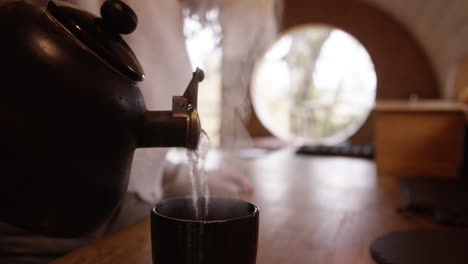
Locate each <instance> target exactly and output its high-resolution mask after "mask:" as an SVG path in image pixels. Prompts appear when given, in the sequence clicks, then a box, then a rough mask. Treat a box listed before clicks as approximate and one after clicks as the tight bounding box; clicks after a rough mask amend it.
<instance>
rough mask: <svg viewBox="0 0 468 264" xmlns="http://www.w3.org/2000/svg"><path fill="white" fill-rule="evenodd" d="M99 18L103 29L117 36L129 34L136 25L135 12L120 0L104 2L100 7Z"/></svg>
mask: <svg viewBox="0 0 468 264" xmlns="http://www.w3.org/2000/svg"><path fill="white" fill-rule="evenodd" d="M101 17H102V20H103V21H104V27H105V29H106V30H107V31H110V32H112V33H117V34H130V33H132V32H133V31H134V30H135V28H136V26H137V24H138V18H137V16H136V14H135V12H134V11H133V10H132V9H131V8H130V7H129V6H128V5H127V4H125V3H124V2H122V1H120V0H108V1H106V2H104V4H102V6H101Z"/></svg>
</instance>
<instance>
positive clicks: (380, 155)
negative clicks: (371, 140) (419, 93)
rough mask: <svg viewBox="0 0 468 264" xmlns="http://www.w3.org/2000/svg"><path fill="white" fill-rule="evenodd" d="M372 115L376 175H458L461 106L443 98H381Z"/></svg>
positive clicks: (461, 144)
mask: <svg viewBox="0 0 468 264" xmlns="http://www.w3.org/2000/svg"><path fill="white" fill-rule="evenodd" d="M375 114H376V120H375V132H376V135H375V148H376V152H375V155H376V164H377V172H378V174H379V175H397V176H435V177H447V178H455V177H457V176H458V175H459V173H460V168H461V166H462V160H463V159H462V158H463V142H464V141H463V140H464V139H463V137H464V127H465V114H464V107H463V105H461V104H457V103H451V102H445V101H420V102H415V103H411V102H404V101H381V102H378V103H377V105H376V108H375Z"/></svg>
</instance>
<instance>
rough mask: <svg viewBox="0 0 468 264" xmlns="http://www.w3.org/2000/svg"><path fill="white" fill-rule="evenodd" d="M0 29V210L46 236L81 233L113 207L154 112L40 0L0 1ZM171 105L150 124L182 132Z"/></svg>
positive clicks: (9, 219)
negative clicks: (161, 119) (31, 0)
mask: <svg viewBox="0 0 468 264" xmlns="http://www.w3.org/2000/svg"><path fill="white" fill-rule="evenodd" d="M96 21H98V20H97V18H96ZM0 32H1V33H2V35H3V37H2V41H1V42H0V60H1V63H0V126H1V129H0V168H1V171H2V172H1V179H0V180H1V182H2V183H1V184H0V219H1V220H3V221H6V222H8V223H12V224H14V225H16V226H20V227H23V228H26V229H28V230H32V231H34V232H39V233H42V234H46V235H51V236H65V237H69V236H76V235H80V234H84V233H86V232H89V231H91V230H93V229H95V228H97V227H98V226H100V225H101V224H103V223H104V222H105V221H107V219H109V218H110V217H111V216H112V215H113V214H114V213H115V212H116V210H117V209H118V208H119V206H120V204H121V200H122V198H123V196H124V194H125V192H126V189H127V185H128V177H129V172H130V167H131V162H132V158H133V153H134V150H135V148H137V147H139V145H141V144H140V141H141V137H142V135H147V134H148V132H145V129H146V128H147V127H148V126H149V127H151V124H150V125H148V124H147V123H148V122H153V121H154V120H153V121H151V118H148V114H149V112H148V111H146V108H145V105H144V100H143V97H142V94H141V93H140V90H139V89H138V86H137V82H136V81H135V80H134V79H132V78H129V77H128V76H127V75H126V74H125V73H122V72H121V71H119V69H118V68H116V67H114V65H112V63H110V62H109V61H108V60H106V59H103V58H102V56H100V55H99V54H97V53H96V52H95V50H93V49H90V48H89V46H88V45H87V43H83V41H80V40H79V39H77V36H75V35H74V34H72V33H70V30H69V29H67V28H66V27H64V26H63V25H62V24H61V23H60V21H58V20H57V19H56V18H54V16H53V15H52V14H51V13H50V12H48V10H47V9H46V8H44V7H40V6H37V5H35V4H32V3H29V2H28V1H6V2H3V3H2V2H0ZM114 37H120V36H117V35H114ZM117 56H118V54H117ZM171 113H172V112H170V111H167V112H160V113H158V114H157V115H156V116H161V115H162V116H164V122H168V125H165V123H163V124H159V125H158V126H156V128H158V129H161V127H163V128H166V127H171V124H173V123H177V124H185V125H181V126H176V128H174V130H177V131H179V130H184V131H183V133H182V134H184V133H185V131H186V130H187V129H188V127H187V126H188V125H189V124H190V122H187V121H186V120H188V119H184V118H182V119H181V118H180V117H178V118H176V117H174V118H172V116H171ZM150 114H151V113H150ZM149 116H154V113H153V115H149ZM171 118H172V119H171ZM188 118H190V115H189V117H188ZM153 119H154V118H153ZM148 120H150V121H148ZM167 120H169V121H167ZM171 120H172V121H171ZM174 120H175V121H174ZM156 121H158V120H156ZM151 133H152V135H153V136H154V137H157V136H158V135H157V134H158V131H157V130H154V128H153V130H151ZM184 135H185V134H184ZM146 137H148V136H146ZM184 140H185V138H184ZM147 141H148V140H147ZM182 144H183V143H180V144H179V145H181V146H183V145H182ZM156 146H164V144H161V143H159V145H156ZM145 147H151V145H148V144H146V145H145Z"/></svg>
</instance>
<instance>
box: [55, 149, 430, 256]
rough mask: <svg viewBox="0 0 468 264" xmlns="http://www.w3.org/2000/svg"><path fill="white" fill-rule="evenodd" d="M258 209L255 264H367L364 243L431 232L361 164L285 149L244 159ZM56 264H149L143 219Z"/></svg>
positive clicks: (391, 181)
mask: <svg viewBox="0 0 468 264" xmlns="http://www.w3.org/2000/svg"><path fill="white" fill-rule="evenodd" d="M245 166H246V169H247V173H248V174H249V175H250V177H251V178H252V181H253V183H254V186H255V192H254V193H253V194H251V195H249V196H246V197H244V198H246V199H248V200H251V201H253V202H254V203H255V204H257V205H258V206H259V207H260V234H259V235H260V239H259V245H258V257H257V263H258V264H284V263H288V264H294V263H297V264H302V263H304V264H305V263H319V264H320V263H339V264H346V263H353V264H355V263H374V262H373V260H372V259H371V257H370V254H369V246H370V244H371V242H372V241H373V240H374V239H375V238H377V237H378V236H380V235H383V234H385V233H387V232H390V231H394V230H406V229H411V228H417V227H435V228H439V227H437V226H435V225H434V224H432V223H431V222H430V221H428V220H426V219H425V218H420V217H417V216H413V215H406V214H401V213H399V212H397V210H396V208H397V207H398V204H399V202H398V188H397V178H394V177H377V175H376V171H375V164H374V163H373V162H372V161H369V160H362V159H352V158H340V157H310V156H297V155H295V154H294V151H293V150H291V149H286V150H281V151H277V152H274V153H271V154H269V155H267V156H265V157H262V158H260V159H257V160H251V161H246V164H245ZM53 263H54V264H62V263H67V264H70V263H84V264H86V263H116V264H118V263H132V264H139V263H145V264H150V263H151V245H150V224H149V219H146V220H145V221H143V222H141V223H139V224H137V225H135V226H133V227H130V228H129V229H126V230H124V231H122V232H120V233H117V234H115V235H113V236H110V237H107V238H104V239H103V240H101V241H98V242H96V243H93V244H91V245H89V246H86V247H84V248H81V249H78V250H76V251H75V252H72V253H71V254H69V255H67V256H65V257H63V258H62V259H59V260H57V261H55V262H53Z"/></svg>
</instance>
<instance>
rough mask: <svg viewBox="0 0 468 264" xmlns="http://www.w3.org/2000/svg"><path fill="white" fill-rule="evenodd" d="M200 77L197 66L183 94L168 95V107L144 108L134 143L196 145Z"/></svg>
mask: <svg viewBox="0 0 468 264" xmlns="http://www.w3.org/2000/svg"><path fill="white" fill-rule="evenodd" d="M203 79H204V73H203V71H202V70H201V69H199V68H197V70H196V71H195V72H193V76H192V80H191V81H190V83H189V85H188V87H187V89H186V90H185V92H184V95H183V96H174V97H173V98H172V111H146V113H145V115H144V124H143V132H142V134H141V136H140V140H139V146H138V147H140V148H151V147H185V148H188V149H195V148H196V147H197V145H198V140H199V138H200V132H201V125H200V118H199V116H198V110H197V101H198V100H197V97H198V83H199V82H201V81H203Z"/></svg>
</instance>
